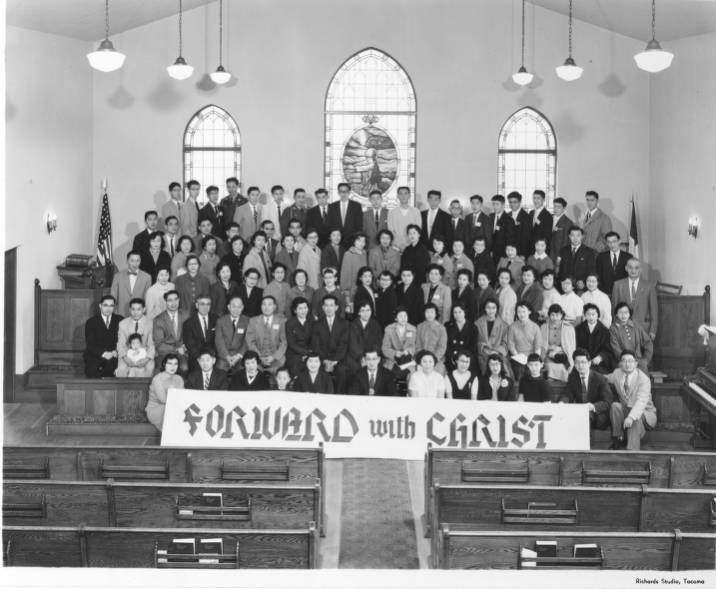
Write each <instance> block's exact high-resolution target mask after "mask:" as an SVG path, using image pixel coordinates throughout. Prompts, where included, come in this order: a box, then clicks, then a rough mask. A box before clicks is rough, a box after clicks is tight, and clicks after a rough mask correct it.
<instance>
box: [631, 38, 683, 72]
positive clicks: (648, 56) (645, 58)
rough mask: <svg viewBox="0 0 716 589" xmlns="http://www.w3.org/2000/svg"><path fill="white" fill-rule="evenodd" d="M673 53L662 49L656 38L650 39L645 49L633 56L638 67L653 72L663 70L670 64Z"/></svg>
mask: <svg viewBox="0 0 716 589" xmlns="http://www.w3.org/2000/svg"><path fill="white" fill-rule="evenodd" d="M673 59H674V54H673V53H669V52H668V51H664V50H663V49H662V48H661V45H659V42H658V41H657V40H656V39H652V40H651V41H649V43H647V45H646V49H644V51H642V52H641V53H637V54H636V55H635V56H634V61H636V65H637V66H638V67H639V69H642V70H644V71H645V72H649V73H651V74H655V73H657V72H660V71H662V70H665V69H666V68H668V67H669V66H670V65H671V61H672V60H673Z"/></svg>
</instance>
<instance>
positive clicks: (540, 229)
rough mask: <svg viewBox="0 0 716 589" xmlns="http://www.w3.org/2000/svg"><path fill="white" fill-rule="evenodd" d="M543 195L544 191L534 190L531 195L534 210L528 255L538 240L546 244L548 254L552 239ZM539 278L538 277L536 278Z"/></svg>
mask: <svg viewBox="0 0 716 589" xmlns="http://www.w3.org/2000/svg"><path fill="white" fill-rule="evenodd" d="M544 199H545V193H544V190H535V191H534V192H533V193H532V204H533V205H534V207H535V208H534V209H532V210H531V211H530V224H531V225H532V232H531V234H530V248H529V250H530V251H529V254H528V255H530V256H531V255H532V254H533V253H534V251H535V242H536V241H537V240H538V239H544V241H545V243H546V244H547V253H549V252H550V249H549V244H550V240H551V239H552V222H553V218H552V213H550V212H549V211H548V210H547V207H545V206H544ZM537 278H539V276H538V277H537Z"/></svg>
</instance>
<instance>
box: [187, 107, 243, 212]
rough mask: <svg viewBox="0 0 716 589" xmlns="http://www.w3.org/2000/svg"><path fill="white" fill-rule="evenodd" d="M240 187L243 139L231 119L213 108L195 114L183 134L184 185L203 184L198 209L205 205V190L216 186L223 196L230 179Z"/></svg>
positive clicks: (203, 109)
mask: <svg viewBox="0 0 716 589" xmlns="http://www.w3.org/2000/svg"><path fill="white" fill-rule="evenodd" d="M232 176H235V177H236V178H238V179H239V186H240V185H241V184H240V183H241V136H240V134H239V127H238V125H237V124H236V121H234V119H233V118H232V117H231V115H230V114H229V113H228V112H226V111H225V110H224V109H223V108H219V107H218V106H214V105H213V104H211V105H209V106H206V107H204V108H202V109H201V110H200V111H199V112H198V113H196V114H195V115H194V116H193V117H192V119H191V120H190V121H189V124H188V125H187V126H186V131H184V185H185V186H186V183H187V182H188V181H189V180H197V181H198V182H199V183H200V184H201V193H200V194H199V198H198V201H199V206H202V205H203V204H204V203H206V201H207V198H206V192H205V190H206V187H207V186H211V185H212V184H214V185H215V186H218V187H219V191H220V192H219V194H222V195H223V194H224V188H223V187H224V186H225V182H226V179H227V178H230V177H232Z"/></svg>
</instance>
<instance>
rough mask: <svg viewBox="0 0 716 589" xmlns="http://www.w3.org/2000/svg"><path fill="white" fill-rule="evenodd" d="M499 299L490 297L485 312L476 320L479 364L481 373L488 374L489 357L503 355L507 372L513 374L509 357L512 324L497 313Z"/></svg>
mask: <svg viewBox="0 0 716 589" xmlns="http://www.w3.org/2000/svg"><path fill="white" fill-rule="evenodd" d="M497 309H498V306H497V301H496V300H495V299H488V301H487V302H486V303H485V314H484V315H483V316H482V317H480V318H479V319H478V320H477V321H475V327H476V328H477V364H478V367H479V370H480V374H487V359H488V358H489V357H490V356H491V355H492V354H498V355H500V356H502V359H503V361H504V363H505V369H506V371H507V374H509V375H510V376H511V375H512V370H511V369H510V364H509V362H508V357H507V332H508V330H509V329H510V326H509V325H507V323H505V322H504V321H503V320H502V318H501V317H500V316H499V315H498V314H497Z"/></svg>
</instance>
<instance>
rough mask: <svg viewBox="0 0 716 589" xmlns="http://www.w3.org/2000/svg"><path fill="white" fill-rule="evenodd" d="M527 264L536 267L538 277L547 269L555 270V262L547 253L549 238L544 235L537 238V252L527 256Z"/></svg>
mask: <svg viewBox="0 0 716 589" xmlns="http://www.w3.org/2000/svg"><path fill="white" fill-rule="evenodd" d="M527 265H528V266H532V267H533V268H534V269H535V275H536V277H537V278H539V277H541V276H542V273H543V272H544V271H545V270H554V262H553V261H552V258H550V257H549V256H548V255H547V240H546V239H545V238H544V237H538V238H537V239H536V240H535V253H533V254H532V255H531V256H530V257H529V258H527Z"/></svg>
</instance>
